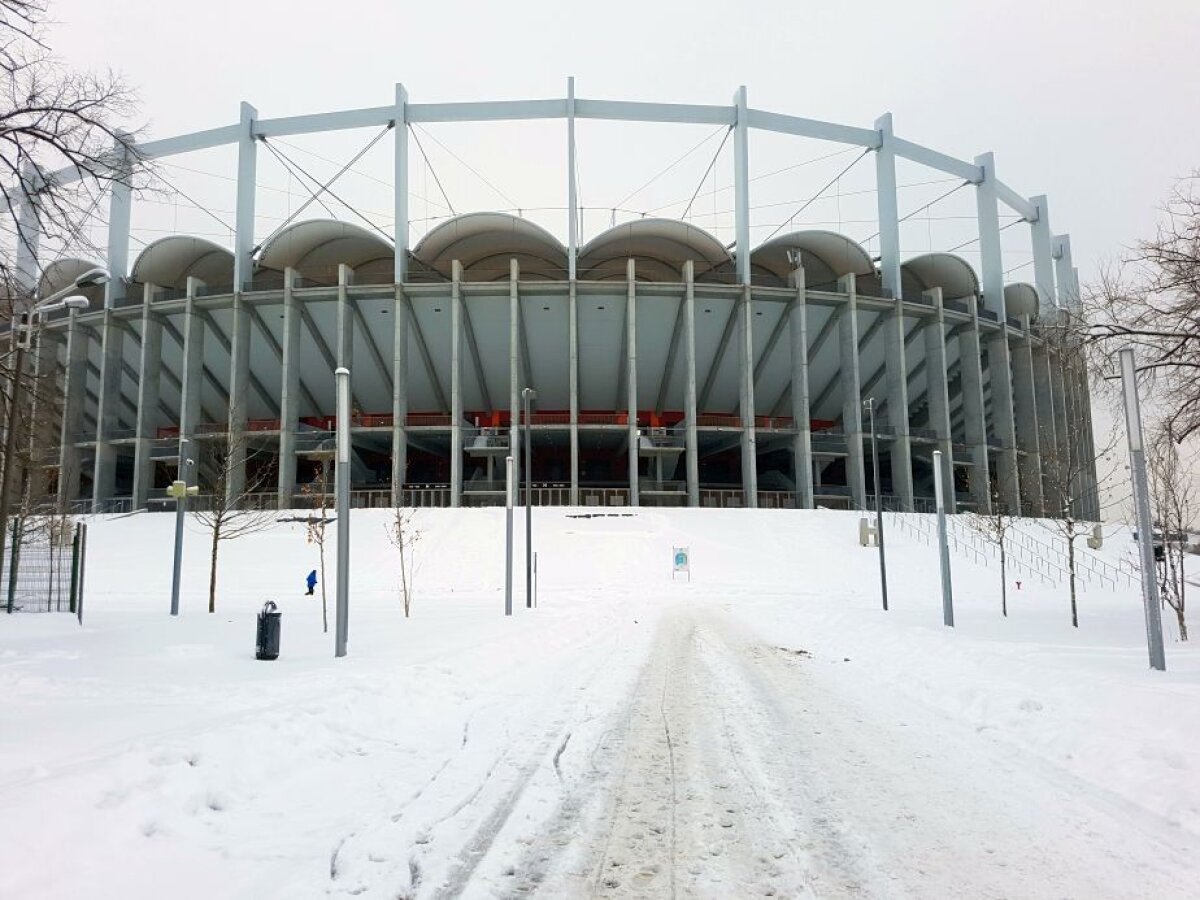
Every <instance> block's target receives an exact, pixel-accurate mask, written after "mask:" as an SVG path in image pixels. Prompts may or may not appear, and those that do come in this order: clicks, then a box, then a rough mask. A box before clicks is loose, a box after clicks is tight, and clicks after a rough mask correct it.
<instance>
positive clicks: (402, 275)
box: [392, 84, 408, 485]
mask: <svg viewBox="0 0 1200 900" xmlns="http://www.w3.org/2000/svg"><path fill="white" fill-rule="evenodd" d="M395 116H396V118H395V127H394V128H393V129H392V131H393V132H394V137H395V141H396V146H395V150H394V155H393V159H392V185H393V187H392V212H393V216H394V221H393V222H392V240H393V243H394V246H395V248H396V257H395V270H394V271H395V274H394V277H395V279H396V284H403V283H404V282H406V281H407V280H408V91H406V90H405V89H404V85H402V84H397V85H396V113H395ZM392 483H393V485H395V479H394V478H393V479H392Z"/></svg>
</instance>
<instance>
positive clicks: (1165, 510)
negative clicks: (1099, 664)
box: [1139, 421, 1200, 641]
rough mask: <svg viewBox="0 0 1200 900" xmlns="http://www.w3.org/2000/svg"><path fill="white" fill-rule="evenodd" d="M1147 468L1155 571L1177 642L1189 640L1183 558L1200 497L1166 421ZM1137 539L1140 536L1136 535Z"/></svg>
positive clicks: (1156, 437) (1151, 448)
mask: <svg viewBox="0 0 1200 900" xmlns="http://www.w3.org/2000/svg"><path fill="white" fill-rule="evenodd" d="M1148 449H1149V453H1148V454H1147V468H1148V469H1149V475H1150V503H1151V505H1152V506H1153V508H1154V522H1155V524H1156V525H1157V527H1158V528H1159V529H1160V530H1161V531H1162V557H1161V558H1159V559H1157V561H1156V564H1155V568H1156V569H1157V570H1158V571H1157V573H1156V574H1157V576H1158V590H1159V594H1160V596H1161V597H1162V601H1163V602H1164V603H1165V604H1166V605H1167V606H1170V607H1171V609H1173V610H1175V619H1176V621H1177V622H1178V623H1179V639H1180V640H1181V641H1186V640H1187V639H1188V630H1187V616H1186V602H1187V595H1186V591H1187V580H1186V577H1185V576H1186V572H1185V571H1184V558H1185V556H1186V555H1187V534H1188V531H1189V530H1190V529H1191V528H1193V527H1194V525H1195V522H1196V520H1197V516H1198V515H1200V496H1198V495H1197V491H1196V487H1195V483H1194V476H1193V474H1192V472H1191V471H1189V467H1188V466H1186V465H1185V464H1184V462H1183V460H1182V459H1181V458H1180V452H1179V443H1178V442H1177V441H1176V440H1175V436H1174V434H1173V433H1172V431H1171V422H1170V421H1168V422H1167V423H1165V424H1164V425H1163V426H1162V427H1161V428H1159V429H1156V430H1155V432H1154V436H1153V438H1152V439H1151V441H1150V443H1149V448H1148ZM1139 537H1140V535H1139Z"/></svg>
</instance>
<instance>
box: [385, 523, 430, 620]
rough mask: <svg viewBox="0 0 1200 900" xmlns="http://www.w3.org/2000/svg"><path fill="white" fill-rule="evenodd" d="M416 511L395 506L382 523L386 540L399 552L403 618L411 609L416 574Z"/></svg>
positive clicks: (419, 537) (419, 538)
mask: <svg viewBox="0 0 1200 900" xmlns="http://www.w3.org/2000/svg"><path fill="white" fill-rule="evenodd" d="M415 515H416V511H415V510H413V509H411V508H408V507H402V506H397V507H396V508H394V509H393V510H392V518H391V520H390V521H389V522H388V523H387V524H386V525H384V528H385V529H386V531H387V536H388V541H390V542H391V545H392V546H393V547H395V548H396V551H397V552H398V553H399V554H400V599H401V601H402V602H403V604H404V618H406V619H407V618H409V616H410V614H411V611H412V592H413V578H414V576H415V575H416V547H417V544H418V543H419V542H420V540H421V529H420V528H418V527H417V524H416V519H415Z"/></svg>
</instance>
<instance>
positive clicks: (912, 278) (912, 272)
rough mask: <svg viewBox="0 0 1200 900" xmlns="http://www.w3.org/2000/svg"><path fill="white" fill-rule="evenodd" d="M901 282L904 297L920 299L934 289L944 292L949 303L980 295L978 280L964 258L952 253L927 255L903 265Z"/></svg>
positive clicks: (915, 257)
mask: <svg viewBox="0 0 1200 900" xmlns="http://www.w3.org/2000/svg"><path fill="white" fill-rule="evenodd" d="M900 281H901V285H902V287H903V291H904V295H905V296H906V297H909V296H919V295H920V294H921V292H922V291H928V290H930V289H932V288H935V287H940V288H941V289H942V296H943V297H944V298H945V299H946V300H957V299H959V298H960V297H970V296H972V295H976V294H978V293H979V278H978V277H977V276H976V275H975V270H974V269H972V268H971V264H970V263H968V262H967V261H966V260H965V259H963V258H962V257H961V256H955V255H954V254H953V253H925V254H922V255H921V256H914V257H913V258H912V259H910V260H908V261H907V262H905V263H903V264H902V265H901V266H900Z"/></svg>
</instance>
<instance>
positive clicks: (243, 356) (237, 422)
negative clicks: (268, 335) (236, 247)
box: [225, 285, 251, 501]
mask: <svg viewBox="0 0 1200 900" xmlns="http://www.w3.org/2000/svg"><path fill="white" fill-rule="evenodd" d="M235 288H236V285H235ZM250 334H251V325H250V308H249V305H248V303H247V301H246V296H245V294H243V293H242V292H241V290H235V293H234V295H233V326H232V328H231V329H230V336H229V424H228V439H229V444H228V446H227V448H226V452H227V454H228V459H227V466H226V473H225V475H226V477H225V498H226V500H228V501H233V500H234V499H235V498H237V497H239V496H240V495H242V494H244V493H245V491H246V460H247V459H248V457H249V448H248V447H247V446H246V423H247V422H248V421H249V409H248V406H249V403H250Z"/></svg>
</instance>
